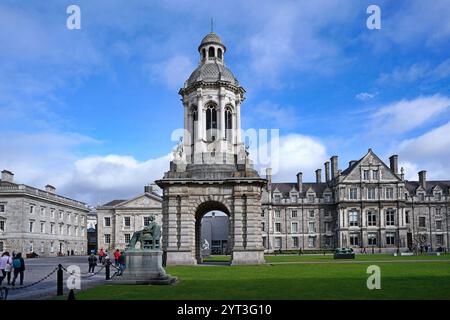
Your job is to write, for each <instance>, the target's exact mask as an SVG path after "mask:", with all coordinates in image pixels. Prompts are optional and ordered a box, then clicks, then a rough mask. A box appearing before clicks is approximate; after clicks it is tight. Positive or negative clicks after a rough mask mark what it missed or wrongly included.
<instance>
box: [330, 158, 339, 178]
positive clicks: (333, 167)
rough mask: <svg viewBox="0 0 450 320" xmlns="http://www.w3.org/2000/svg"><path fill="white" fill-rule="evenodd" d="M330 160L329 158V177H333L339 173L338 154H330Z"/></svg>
mask: <svg viewBox="0 0 450 320" xmlns="http://www.w3.org/2000/svg"><path fill="white" fill-rule="evenodd" d="M330 160H331V178H332V179H334V178H336V177H337V176H338V175H339V173H338V156H332V157H331V159H330Z"/></svg>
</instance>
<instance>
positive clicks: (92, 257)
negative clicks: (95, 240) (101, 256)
mask: <svg viewBox="0 0 450 320" xmlns="http://www.w3.org/2000/svg"><path fill="white" fill-rule="evenodd" d="M88 262H89V272H88V273H89V274H94V270H95V266H96V265H97V257H96V256H95V254H93V253H91V255H90V256H89V258H88Z"/></svg>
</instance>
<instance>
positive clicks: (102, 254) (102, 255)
mask: <svg viewBox="0 0 450 320" xmlns="http://www.w3.org/2000/svg"><path fill="white" fill-rule="evenodd" d="M104 256H105V251H103V248H101V249H100V251H99V252H98V261H99V262H100V263H102V264H103V257H104Z"/></svg>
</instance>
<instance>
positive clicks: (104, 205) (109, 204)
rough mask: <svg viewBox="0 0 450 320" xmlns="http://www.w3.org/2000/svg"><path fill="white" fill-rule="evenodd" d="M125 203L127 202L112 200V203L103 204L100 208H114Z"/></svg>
mask: <svg viewBox="0 0 450 320" xmlns="http://www.w3.org/2000/svg"><path fill="white" fill-rule="evenodd" d="M125 201H127V200H113V201H110V202H108V203H105V204H103V205H101V206H102V207H114V206H116V205H118V204H119V203H122V202H125Z"/></svg>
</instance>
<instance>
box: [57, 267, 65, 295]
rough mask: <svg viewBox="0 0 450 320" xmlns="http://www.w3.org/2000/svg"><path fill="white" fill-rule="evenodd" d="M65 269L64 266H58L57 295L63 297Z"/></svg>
mask: <svg viewBox="0 0 450 320" xmlns="http://www.w3.org/2000/svg"><path fill="white" fill-rule="evenodd" d="M63 293H64V292H63V269H62V265H61V264H59V265H58V273H57V275H56V295H57V296H62V295H63Z"/></svg>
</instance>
